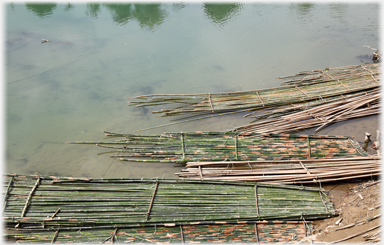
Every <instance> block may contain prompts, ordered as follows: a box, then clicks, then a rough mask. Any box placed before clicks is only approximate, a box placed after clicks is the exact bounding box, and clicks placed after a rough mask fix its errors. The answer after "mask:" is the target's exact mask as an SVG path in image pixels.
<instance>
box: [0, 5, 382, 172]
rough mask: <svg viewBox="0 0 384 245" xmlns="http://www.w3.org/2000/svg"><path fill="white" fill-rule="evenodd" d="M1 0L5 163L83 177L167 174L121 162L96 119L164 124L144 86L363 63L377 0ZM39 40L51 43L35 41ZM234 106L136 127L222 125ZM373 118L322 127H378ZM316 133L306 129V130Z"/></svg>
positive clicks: (251, 80)
mask: <svg viewBox="0 0 384 245" xmlns="http://www.w3.org/2000/svg"><path fill="white" fill-rule="evenodd" d="M4 9H5V39H6V40H5V46H4V47H5V62H4V63H5V69H4V71H5V74H4V75H5V76H4V77H5V79H4V80H5V82H4V83H5V85H4V89H5V102H6V103H5V112H6V119H5V132H6V139H5V147H6V149H5V164H4V165H5V166H4V167H5V168H4V169H5V170H4V171H5V172H7V173H18V174H34V173H39V174H42V175H57V176H76V177H80V176H84V177H94V178H98V177H167V178H169V177H175V175H174V173H175V172H178V170H179V169H180V167H177V166H174V165H172V164H169V163H132V162H119V161H117V160H114V159H111V158H109V157H108V156H107V155H98V153H100V152H103V149H101V148H98V147H96V146H90V145H69V144H65V142H68V141H88V140H90V141H99V140H102V139H103V138H104V134H103V133H102V131H103V130H106V131H112V132H121V133H134V131H135V130H138V129H142V128H148V127H153V126H156V125H161V124H165V123H169V122H170V121H169V119H168V118H159V117H156V116H155V115H153V114H151V110H152V108H149V109H143V110H139V109H137V108H135V107H130V106H128V104H127V102H128V101H129V98H131V97H133V96H138V95H143V94H152V93H156V94H164V93H167V94H170V93H178V94H182V93H208V92H210V93H214V92H226V91H242V90H253V89H261V88H267V87H276V86H280V83H281V80H279V79H277V77H279V76H287V75H292V74H296V73H297V72H300V71H306V70H314V69H324V68H326V67H338V66H347V65H357V64H362V63H364V62H370V61H371V60H370V58H369V55H372V53H373V51H372V50H370V49H368V48H365V47H363V46H364V45H368V46H370V47H373V48H378V45H379V31H380V28H379V27H380V26H379V6H378V4H370V3H367V4H346V3H323V4H321V3H314V4H306V3H292V4H290V3H285V4H265V3H235V4H203V3H177V4H176V3H156V4H130V3H117V4H113V3H105V4H103V3H89V4H87V3H82V4H76V3H68V4H67V3H65V4H64V3H60V4H56V3H44V4H32V3H17V4H11V3H8V4H6V5H5V6H4ZM42 39H47V40H49V42H43V41H42ZM247 122H249V121H247V120H245V119H243V118H242V117H241V116H238V115H233V116H227V117H222V118H212V119H208V120H201V121H194V122H190V123H184V124H177V125H174V126H168V127H162V128H157V129H153V130H149V131H144V132H141V133H142V134H155V133H162V132H180V131H182V132H187V131H194V130H201V131H209V130H214V131H221V130H227V129H231V128H233V127H235V126H240V125H244V124H246V123H247ZM378 127H379V125H378V117H376V116H373V117H368V118H363V119H356V120H352V121H348V122H346V123H338V124H334V125H332V126H330V127H327V128H325V129H324V130H322V131H320V132H319V134H329V135H351V136H355V137H356V139H358V140H359V141H362V140H363V137H364V132H366V131H369V132H371V133H372V135H373V137H375V133H376V129H377V128H378ZM308 132H309V133H313V130H312V131H311V130H308Z"/></svg>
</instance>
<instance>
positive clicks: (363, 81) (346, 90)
mask: <svg viewBox="0 0 384 245" xmlns="http://www.w3.org/2000/svg"><path fill="white" fill-rule="evenodd" d="M380 75H381V71H380V65H379V64H378V63H374V64H364V65H354V66H345V67H336V68H326V69H324V70H313V71H306V72H300V73H298V74H296V75H293V76H286V77H279V78H280V79H285V81H284V82H283V85H284V86H281V87H275V88H267V89H260V90H250V91H241V92H226V93H201V94H152V95H141V96H136V97H133V98H132V101H130V102H129V103H130V105H134V106H137V107H143V106H159V105H161V106H168V107H169V108H163V109H161V110H159V111H153V112H152V113H160V114H161V115H162V116H163V117H166V116H176V115H186V114H191V113H193V114H195V116H196V114H198V116H201V115H204V114H210V115H209V116H202V117H198V118H196V117H197V116H196V117H195V116H192V117H195V118H193V119H188V120H184V121H181V122H186V121H191V120H197V119H202V118H208V117H212V116H213V115H212V113H214V114H217V115H224V114H232V113H239V112H249V111H256V110H260V109H270V108H274V107H280V106H286V105H291V104H292V105H295V104H302V103H315V104H316V103H322V102H324V101H326V100H332V99H336V98H338V99H340V98H344V96H346V95H350V94H355V93H358V92H362V91H367V90H371V89H375V88H379V86H380ZM246 116H247V115H246ZM175 123H180V121H179V122H174V123H169V124H166V125H172V124H175ZM166 125H161V126H166ZM161 126H158V127H161ZM142 130H146V129H142ZM138 131H140V130H138Z"/></svg>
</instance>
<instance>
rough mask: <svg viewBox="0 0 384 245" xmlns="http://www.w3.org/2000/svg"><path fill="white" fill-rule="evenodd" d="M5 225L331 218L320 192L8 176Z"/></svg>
mask: <svg viewBox="0 0 384 245" xmlns="http://www.w3.org/2000/svg"><path fill="white" fill-rule="evenodd" d="M5 187H7V188H6V191H5V195H4V208H3V220H4V221H5V222H6V226H7V227H14V229H15V230H20V231H21V230H23V231H30V232H32V231H46V230H52V229H58V228H60V229H63V230H76V231H78V230H79V229H81V230H87V229H94V228H103V229H105V228H110V229H111V228H116V227H120V228H133V227H138V225H139V226H147V225H149V226H154V225H161V224H169V223H171V224H173V225H179V224H184V223H194V222H217V221H224V222H231V221H260V220H296V221H300V220H303V219H305V220H310V219H321V218H327V217H332V216H334V215H335V210H334V208H333V204H332V203H331V202H330V200H329V198H328V196H327V195H326V194H324V193H323V190H322V189H321V188H313V187H304V186H290V185H276V184H266V183H253V182H239V181H229V182H223V181H207V180H189V179H131V178H129V179H128V178H117V179H87V178H65V177H54V176H34V175H31V176H21V175H16V174H8V175H6V182H5Z"/></svg>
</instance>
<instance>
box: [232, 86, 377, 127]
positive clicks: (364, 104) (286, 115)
mask: <svg viewBox="0 0 384 245" xmlns="http://www.w3.org/2000/svg"><path fill="white" fill-rule="evenodd" d="M379 100H380V90H379V89H372V90H370V91H367V92H361V93H357V94H351V95H347V96H344V98H336V99H333V100H329V101H320V102H317V103H316V104H315V103H311V104H308V103H307V104H306V105H304V104H303V105H300V106H298V105H296V106H295V105H292V106H288V107H286V108H280V109H278V110H273V111H271V112H268V113H264V114H263V115H262V116H258V118H259V119H258V120H257V122H254V123H250V124H247V125H244V126H240V127H236V128H234V129H233V130H232V131H234V132H240V133H249V132H254V133H271V132H273V133H289V132H295V131H300V130H303V129H306V128H313V127H318V128H317V129H316V131H315V132H317V131H319V130H321V129H322V128H324V127H326V126H328V125H329V124H331V123H335V122H339V121H345V120H348V119H352V118H357V117H364V116H370V115H377V114H379V112H380V104H379ZM298 110H299V112H297V111H298ZM260 117H264V118H260Z"/></svg>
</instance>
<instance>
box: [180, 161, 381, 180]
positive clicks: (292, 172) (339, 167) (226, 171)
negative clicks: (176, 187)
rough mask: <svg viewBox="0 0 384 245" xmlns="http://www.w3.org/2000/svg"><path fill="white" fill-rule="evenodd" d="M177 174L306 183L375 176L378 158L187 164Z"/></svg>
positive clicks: (377, 168) (379, 166)
mask: <svg viewBox="0 0 384 245" xmlns="http://www.w3.org/2000/svg"><path fill="white" fill-rule="evenodd" d="M186 167H187V168H186V169H183V170H181V172H180V173H177V175H178V176H179V177H181V178H192V179H206V180H236V181H257V182H266V183H278V184H307V183H319V182H330V181H339V180H346V179H354V178H363V177H372V176H378V175H380V172H381V164H380V160H379V158H378V157H359V158H341V159H311V160H289V161H276V160H274V161H246V162H244V161H237V162H188V163H187V164H186Z"/></svg>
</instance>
